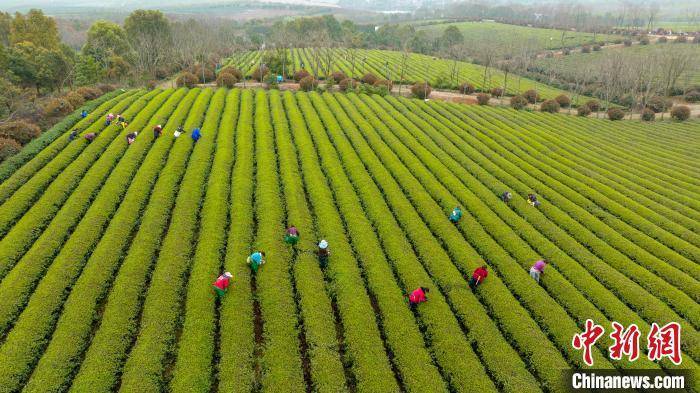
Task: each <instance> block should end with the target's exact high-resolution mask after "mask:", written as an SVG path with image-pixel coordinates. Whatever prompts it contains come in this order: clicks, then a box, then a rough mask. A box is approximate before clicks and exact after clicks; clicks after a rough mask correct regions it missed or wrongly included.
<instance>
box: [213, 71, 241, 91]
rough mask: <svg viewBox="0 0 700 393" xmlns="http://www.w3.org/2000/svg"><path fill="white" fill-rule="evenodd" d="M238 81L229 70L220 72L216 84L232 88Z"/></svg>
mask: <svg viewBox="0 0 700 393" xmlns="http://www.w3.org/2000/svg"><path fill="white" fill-rule="evenodd" d="M237 82H238V80H237V79H236V77H235V76H233V74H231V73H228V72H224V73H219V76H217V77H216V85H217V86H219V87H228V88H229V89H230V88H232V87H234V86H236V83H237Z"/></svg>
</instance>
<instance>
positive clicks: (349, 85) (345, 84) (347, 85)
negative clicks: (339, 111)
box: [338, 78, 360, 91]
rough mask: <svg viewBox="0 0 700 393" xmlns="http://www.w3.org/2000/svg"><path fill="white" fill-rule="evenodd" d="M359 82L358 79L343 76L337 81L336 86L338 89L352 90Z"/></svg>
mask: <svg viewBox="0 0 700 393" xmlns="http://www.w3.org/2000/svg"><path fill="white" fill-rule="evenodd" d="M359 84H360V83H359V82H358V81H356V80H354V79H352V78H345V79H343V80H342V81H340V83H338V87H339V88H340V91H348V89H350V90H354V89H355V88H357V85H359Z"/></svg>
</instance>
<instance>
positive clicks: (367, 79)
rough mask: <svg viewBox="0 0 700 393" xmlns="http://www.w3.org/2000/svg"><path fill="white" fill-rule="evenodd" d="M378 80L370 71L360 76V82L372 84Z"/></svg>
mask: <svg viewBox="0 0 700 393" xmlns="http://www.w3.org/2000/svg"><path fill="white" fill-rule="evenodd" d="M378 80H379V78H378V77H377V76H376V75H374V74H373V73H371V72H368V73H366V74H365V75H364V76H363V77H362V83H366V84H368V85H374V84H375V83H376V82H377V81H378Z"/></svg>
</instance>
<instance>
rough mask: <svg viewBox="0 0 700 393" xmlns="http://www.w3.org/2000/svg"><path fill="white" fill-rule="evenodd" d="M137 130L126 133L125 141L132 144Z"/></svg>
mask: <svg viewBox="0 0 700 393" xmlns="http://www.w3.org/2000/svg"><path fill="white" fill-rule="evenodd" d="M138 134H139V133H138V131H134V132H130V133H128V134H126V143H128V144H132V143H134V141H135V140H136V136H137V135H138Z"/></svg>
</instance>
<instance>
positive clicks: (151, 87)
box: [146, 79, 158, 90]
mask: <svg viewBox="0 0 700 393" xmlns="http://www.w3.org/2000/svg"><path fill="white" fill-rule="evenodd" d="M156 87H158V81H157V80H155V79H150V80H149V81H147V82H146V88H147V89H148V90H154V89H155V88H156Z"/></svg>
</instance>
